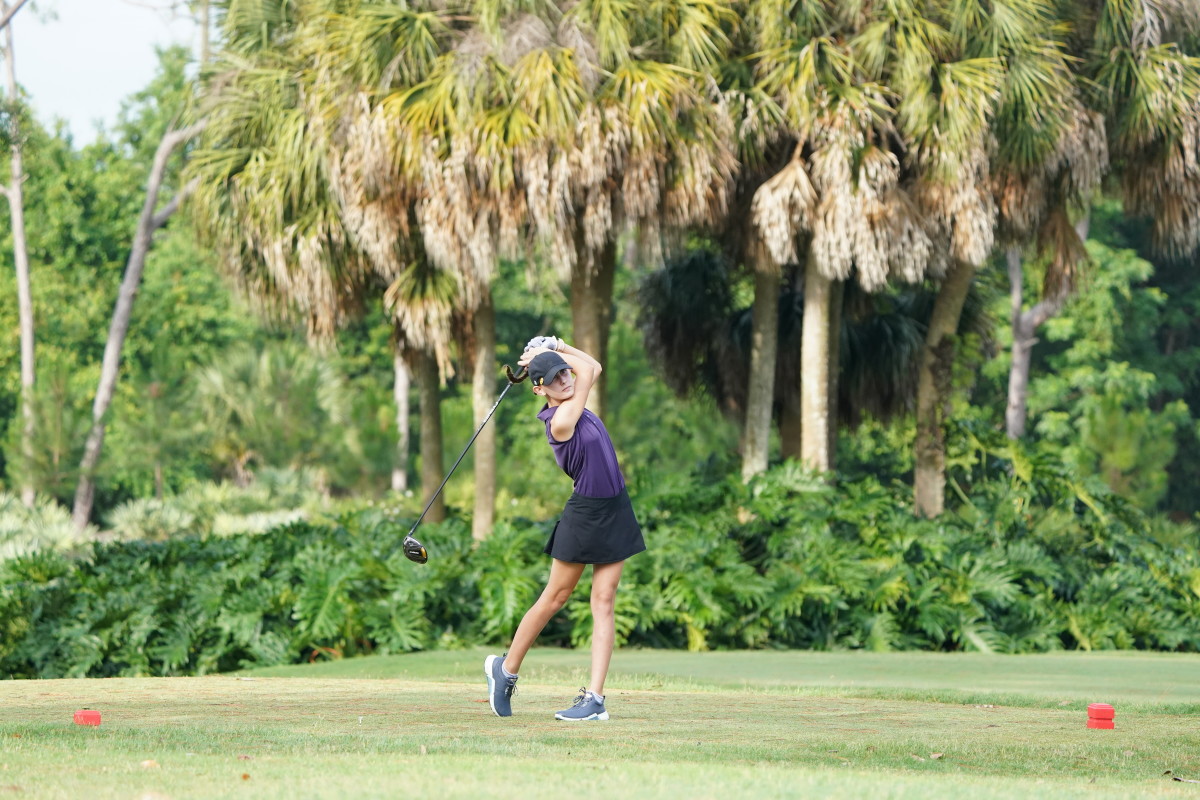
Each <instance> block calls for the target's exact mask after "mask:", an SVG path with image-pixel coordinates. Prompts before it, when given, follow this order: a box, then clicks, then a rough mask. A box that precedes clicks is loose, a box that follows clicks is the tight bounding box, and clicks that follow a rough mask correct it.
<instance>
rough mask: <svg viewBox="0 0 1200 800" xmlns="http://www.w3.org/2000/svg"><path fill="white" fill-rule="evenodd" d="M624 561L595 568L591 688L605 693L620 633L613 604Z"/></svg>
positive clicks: (593, 691) (594, 692) (593, 573)
mask: <svg viewBox="0 0 1200 800" xmlns="http://www.w3.org/2000/svg"><path fill="white" fill-rule="evenodd" d="M624 567H625V562H624V561H618V562H616V563H615V564H597V565H596V566H595V567H593V569H592V682H591V683H590V684H589V685H588V689H590V690H591V692H592V694H598V695H601V696H603V694H604V681H605V679H606V678H607V677H608V664H609V662H610V661H611V660H612V651H613V642H614V641H615V640H616V637H617V629H616V622H615V617H614V613H613V610H614V607H615V603H616V599H617V584H618V583H620V582H621V570H622V569H624Z"/></svg>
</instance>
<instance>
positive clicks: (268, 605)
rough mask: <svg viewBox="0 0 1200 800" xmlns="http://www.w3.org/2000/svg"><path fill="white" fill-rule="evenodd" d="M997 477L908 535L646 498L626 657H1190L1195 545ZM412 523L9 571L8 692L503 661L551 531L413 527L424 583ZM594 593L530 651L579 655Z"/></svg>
mask: <svg viewBox="0 0 1200 800" xmlns="http://www.w3.org/2000/svg"><path fill="white" fill-rule="evenodd" d="M1002 455H1003V456H1005V457H1003V458H1000V457H998V456H997V455H996V453H994V452H989V451H988V450H987V448H983V447H982V446H980V448H979V449H978V450H977V451H976V453H975V455H974V457H970V456H964V455H963V454H960V456H961V457H960V460H959V464H958V466H957V467H956V470H957V474H959V475H960V477H961V476H962V475H965V474H966V473H968V472H969V473H971V475H970V477H971V479H972V480H971V486H972V491H971V494H970V495H969V496H968V495H966V494H965V493H964V494H963V496H962V498H961V500H960V502H959V503H958V504H957V505H956V507H955V508H954V509H953V510H952V511H951V512H949V513H947V514H945V515H943V516H942V517H941V518H939V519H937V520H921V519H917V518H915V517H914V516H913V513H912V509H911V507H910V505H909V501H908V489H907V488H905V487H902V486H899V485H896V486H889V485H884V484H881V483H880V482H878V481H876V480H873V479H869V478H866V479H862V480H859V481H858V482H856V483H854V484H852V485H846V486H840V487H833V486H830V485H829V484H827V483H825V482H824V481H822V480H821V479H820V478H819V477H817V476H813V475H810V474H807V473H805V472H803V471H802V470H800V469H799V468H798V467H796V466H795V465H792V464H785V465H782V466H780V467H777V468H775V469H773V470H771V471H770V472H768V473H766V474H765V475H763V476H760V477H759V478H757V479H756V480H754V481H752V482H751V483H749V484H743V483H742V482H741V481H739V480H736V479H732V478H731V479H726V480H718V481H715V482H712V483H706V484H702V485H697V484H696V483H695V482H693V481H686V482H683V481H681V482H680V483H679V484H678V485H664V486H659V487H657V488H656V489H655V492H654V494H653V495H647V494H643V495H642V496H640V497H637V498H635V504H636V506H637V508H638V512H639V516H640V517H641V519H642V522H643V526H644V528H645V533H646V539H647V543H648V545H649V550H648V551H647V552H646V553H645V554H642V555H639V556H636V557H635V558H633V559H631V560H630V561H629V563H628V565H627V567H626V572H625V577H624V579H623V581H622V586H621V591H620V593H619V595H618V601H617V637H618V641H619V643H621V644H626V645H633V646H645V647H678V648H683V647H686V648H690V649H694V650H695V649H706V648H747V647H748V648H766V647H777V648H815V649H832V648H867V649H872V650H891V649H913V648H920V649H934V650H984V651H995V652H1005V653H1027V652H1041V651H1049V650H1057V649H1063V648H1067V649H1111V648H1143V649H1156V650H1176V651H1193V652H1194V651H1198V650H1200V557H1198V556H1197V551H1198V549H1200V547H1198V545H1200V536H1197V532H1196V529H1195V528H1194V527H1192V526H1178V525H1170V524H1166V523H1163V522H1161V521H1153V520H1149V519H1147V518H1146V517H1145V516H1144V515H1142V514H1141V513H1140V512H1138V511H1137V510H1136V509H1134V508H1133V507H1131V506H1130V505H1129V504H1128V503H1125V502H1124V501H1122V500H1121V499H1120V498H1118V497H1116V496H1114V495H1112V494H1110V493H1107V492H1105V491H1104V490H1102V489H1100V488H1097V487H1084V486H1081V485H1079V484H1077V483H1075V482H1073V481H1072V480H1071V478H1070V476H1069V475H1067V474H1066V473H1065V472H1064V471H1063V470H1062V468H1061V467H1059V466H1056V465H1055V464H1054V462H1053V461H1052V460H1051V459H1049V458H1044V457H1043V458H1039V457H1037V456H1031V455H1028V454H1023V453H1019V452H1015V451H1013V452H1007V453H1004V454H1002ZM964 470H965V472H964ZM952 474H954V473H952ZM410 524H411V521H410V520H399V519H394V518H390V517H389V516H388V514H386V513H385V512H384V511H381V510H379V509H366V510H361V511H357V512H353V513H348V514H345V515H343V516H341V517H340V518H338V519H337V520H330V521H329V523H328V524H319V523H313V522H304V521H302V522H295V523H292V524H288V525H284V526H282V527H278V528H274V529H272V530H270V531H267V532H265V533H259V534H246V535H236V536H215V535H214V536H204V537H201V536H187V537H182V538H173V539H168V540H166V541H133V542H110V543H104V544H93V545H91V547H90V550H89V551H88V552H86V553H84V554H80V555H76V556H75V557H67V556H64V555H62V554H60V553H56V552H53V551H41V552H35V553H31V554H28V555H24V556H21V557H18V558H15V559H11V560H8V561H6V562H4V563H0V675H4V676H7V677H43V678H50V677H82V676H96V677H100V676H136V675H195V674H204V673H211V672H219V671H228V670H234V669H238V668H244V667H250V666H265V665H273V664H282V663H295V662H302V661H305V660H313V659H318V658H337V657H346V656H353V655H358V654H363V653H370V652H379V653H396V652H406V651H413V650H421V649H429V648H439V647H441V648H445V647H458V646H465V645H470V644H476V643H485V642H492V643H500V644H502V643H504V642H506V641H507V640H508V637H510V636H511V634H512V632H513V630H514V629H515V627H516V625H517V623H518V622H519V620H520V616H521V614H522V613H524V611H525V609H526V608H527V607H528V605H529V604H530V603H531V602H532V601H533V600H534V599H535V597H536V596H537V593H538V592H539V591H540V589H541V585H542V582H543V580H544V578H545V573H546V571H547V566H548V564H547V560H546V557H545V556H543V555H542V554H541V545H542V543H543V542H544V540H545V538H546V537H547V536H548V534H549V531H550V528H551V526H552V525H553V520H550V521H516V522H505V523H502V524H500V525H498V526H497V529H496V531H495V532H494V534H493V535H492V536H491V537H490V538H489V539H488V540H487V541H485V542H483V543H481V544H479V545H478V546H476V545H474V544H473V542H472V541H471V538H470V533H469V526H468V525H467V524H466V523H465V522H463V521H462V520H458V519H452V520H451V521H448V522H446V523H442V524H438V525H431V524H430V525H425V526H423V527H422V528H421V532H420V538H422V540H423V541H424V542H425V543H426V545H427V546H428V547H429V549H430V551H431V558H430V561H429V563H428V564H426V565H424V566H418V565H415V564H413V563H411V562H409V561H407V560H406V559H405V558H404V556H403V555H402V554H401V553H400V552H399V544H400V542H401V540H402V539H403V538H404V535H405V534H406V533H407V531H408V528H409V526H410ZM587 582H588V577H587V575H586V574H585V577H584V584H586V583H587ZM586 590H587V586H586V585H584V586H582V587H581V591H579V592H577V593H576V596H575V598H574V599H573V600H572V601H571V602H570V603H569V604H568V606H567V608H566V609H565V610H564V612H563V613H561V614H559V615H558V617H557V618H556V619H555V620H553V621H552V622H551V624H550V625H549V626H548V627H547V629H546V631H545V632H544V633H543V636H542V638H541V640H540V643H541V644H545V645H563V646H567V645H579V644H582V643H585V642H586V641H587V640H588V637H589V634H590V625H591V621H590V611H589V608H588V602H587V591H586Z"/></svg>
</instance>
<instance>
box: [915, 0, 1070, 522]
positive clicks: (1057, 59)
mask: <svg viewBox="0 0 1200 800" xmlns="http://www.w3.org/2000/svg"><path fill="white" fill-rule="evenodd" d="M959 10H960V12H963V13H960V14H958V15H956V16H954V17H951V18H948V19H947V32H948V34H949V36H950V41H951V42H952V46H953V47H954V48H955V50H956V51H957V52H959V53H961V54H962V56H963V57H964V58H966V59H972V58H973V59H987V60H988V63H991V64H993V65H998V67H999V70H1000V71H999V72H997V71H995V70H993V71H992V72H991V73H990V75H991V79H992V89H993V91H992V92H990V93H988V94H986V95H984V94H980V95H979V99H978V100H977V101H976V102H974V103H971V104H969V105H965V106H961V105H960V106H958V107H956V106H955V105H954V104H953V99H954V98H953V96H952V95H949V94H948V92H947V88H949V89H953V88H954V87H945V86H942V87H941V90H940V95H941V98H940V102H939V103H938V106H937V107H938V108H939V109H941V111H939V112H938V113H937V115H931V116H929V117H926V118H925V119H923V120H920V122H921V123H922V124H921V125H920V126H919V127H918V128H917V129H916V130H919V131H921V132H922V134H923V135H924V136H932V135H935V134H936V133H937V132H938V131H940V130H943V129H946V128H947V127H949V126H952V125H953V126H956V127H957V128H958V129H960V130H961V131H962V137H961V138H960V140H959V141H958V142H956V143H954V144H955V145H957V146H956V147H951V146H945V147H940V148H939V147H933V148H931V149H932V152H933V153H934V154H935V155H936V156H937V157H940V158H945V157H946V156H947V155H951V154H953V153H954V151H955V150H958V151H959V152H961V153H964V154H966V157H965V158H961V159H958V163H957V164H956V165H955V169H954V171H953V173H954V174H949V173H948V174H947V175H946V179H945V180H943V181H941V182H938V183H930V184H929V186H928V191H927V192H925V193H923V196H922V203H923V205H924V207H925V208H926V209H928V210H929V211H930V212H931V213H932V214H933V215H934V216H935V219H937V220H938V221H939V224H941V225H942V226H943V227H944V228H945V229H946V230H948V231H949V233H950V238H951V243H952V249H951V263H950V267H949V269H948V270H947V273H946V277H945V279H944V280H943V281H942V285H941V288H940V290H939V292H938V297H937V301H936V302H935V305H934V309H933V316H932V317H931V320H930V325H929V331H928V333H927V335H926V340H925V351H924V355H923V358H922V367H921V374H920V383H919V386H918V399H917V441H916V453H915V460H916V469H915V474H914V480H913V494H914V505H915V508H916V510H917V513H918V514H922V515H925V516H936V515H938V514H940V513H941V511H942V509H943V507H944V503H945V497H944V489H945V422H946V420H947V419H948V418H949V416H950V415H951V414H952V413H953V408H952V401H951V397H952V388H953V387H952V373H953V369H954V364H955V361H956V358H957V339H956V336H955V331H956V330H957V329H958V327H959V323H960V318H961V315H962V308H963V302H964V300H965V298H966V296H967V293H968V291H969V289H970V285H971V281H972V280H973V277H974V274H975V270H976V269H977V268H978V267H979V265H980V264H982V262H983V261H984V259H985V258H986V257H987V256H988V254H989V252H990V251H991V249H992V247H993V244H994V241H995V222H996V217H997V202H996V200H995V199H994V196H993V194H992V192H991V191H989V190H988V189H989V188H990V187H989V183H990V182H991V176H992V175H993V174H996V172H997V171H999V172H1000V174H1001V175H1002V176H1003V174H1004V172H1005V171H1009V172H1011V171H1014V170H1016V171H1021V170H1025V171H1028V170H1030V169H1033V168H1034V165H1039V164H1040V163H1041V162H1042V161H1044V160H1045V158H1046V157H1047V154H1048V153H1049V152H1050V151H1052V149H1053V147H1054V146H1055V144H1056V143H1057V142H1058V141H1059V140H1060V138H1061V132H1062V130H1063V127H1064V125H1065V124H1066V120H1065V118H1064V117H1063V116H1062V115H1056V114H1050V113H1046V112H1047V110H1048V109H1053V108H1057V107H1058V106H1057V105H1056V104H1058V103H1059V102H1060V98H1061V97H1063V96H1068V97H1069V96H1070V92H1071V89H1072V84H1071V81H1070V76H1069V70H1068V69H1067V61H1068V53H1067V48H1066V44H1065V41H1064V34H1065V31H1064V29H1063V27H1062V26H1061V25H1059V24H1058V18H1057V17H1056V16H1055V11H1056V9H1055V6H1054V4H1052V3H1049V2H1043V1H1042V0H1021V1H1020V2H1015V3H1011V4H1008V5H1006V6H1005V7H1004V8H1003V9H1000V8H996V9H993V8H990V7H988V6H985V5H984V4H982V3H971V4H970V5H969V6H968V7H966V8H965V9H959ZM995 90H998V92H997V91H995ZM927 96H930V95H929V93H927ZM932 97H936V95H932ZM947 100H949V101H951V103H949V104H948V103H947ZM937 116H940V117H941V119H938V118H937ZM931 122H932V123H934V124H933V125H929V124H928V123H931ZM988 137H993V138H994V146H993V145H992V144H991V143H990V142H989V138H988ZM950 144H951V143H949V142H948V143H947V145H950ZM993 165H995V166H993ZM1001 212H1002V213H1003V205H1002V206H1001Z"/></svg>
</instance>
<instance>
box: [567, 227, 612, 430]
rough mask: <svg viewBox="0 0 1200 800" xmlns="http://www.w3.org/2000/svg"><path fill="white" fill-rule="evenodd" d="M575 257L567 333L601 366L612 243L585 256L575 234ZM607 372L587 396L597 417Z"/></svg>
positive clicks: (608, 321)
mask: <svg viewBox="0 0 1200 800" xmlns="http://www.w3.org/2000/svg"><path fill="white" fill-rule="evenodd" d="M577 240H578V241H580V244H579V257H578V258H577V259H576V262H575V267H574V269H573V270H572V271H571V327H572V329H573V330H572V332H571V336H572V338H573V339H574V341H573V342H572V344H573V345H574V346H575V347H578V348H579V349H580V350H582V351H583V352H585V353H587V354H589V355H591V356H593V357H594V358H595V359H596V360H597V361H599V362H600V364H601V365H602V366H603V365H605V362H606V360H607V358H608V330H609V328H610V327H611V325H612V302H613V276H614V274H615V273H616V267H617V245H616V242H611V241H610V242H608V243H607V244H605V245H604V247H603V248H602V249H601V250H600V252H598V253H595V254H593V255H594V262H593V264H592V266H591V267H588V266H587V263H588V259H587V254H586V251H585V250H584V247H585V245H583V244H582V234H580V235H579V236H578V237H577ZM606 375H607V372H602V373H601V374H600V380H599V381H597V384H596V385H595V386H593V387H592V391H591V393H590V394H589V395H588V401H587V407H588V409H589V410H591V412H592V413H593V414H595V415H596V416H598V417H601V418H603V417H604V411H605V407H606V403H605V400H606V387H607V385H608V381H607V380H606Z"/></svg>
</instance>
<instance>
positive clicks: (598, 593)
mask: <svg viewBox="0 0 1200 800" xmlns="http://www.w3.org/2000/svg"><path fill="white" fill-rule="evenodd" d="M616 599H617V592H616V590H615V589H600V588H593V589H592V613H593V614H600V613H606V614H611V613H612V610H613V605H614V603H615V602H616Z"/></svg>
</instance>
